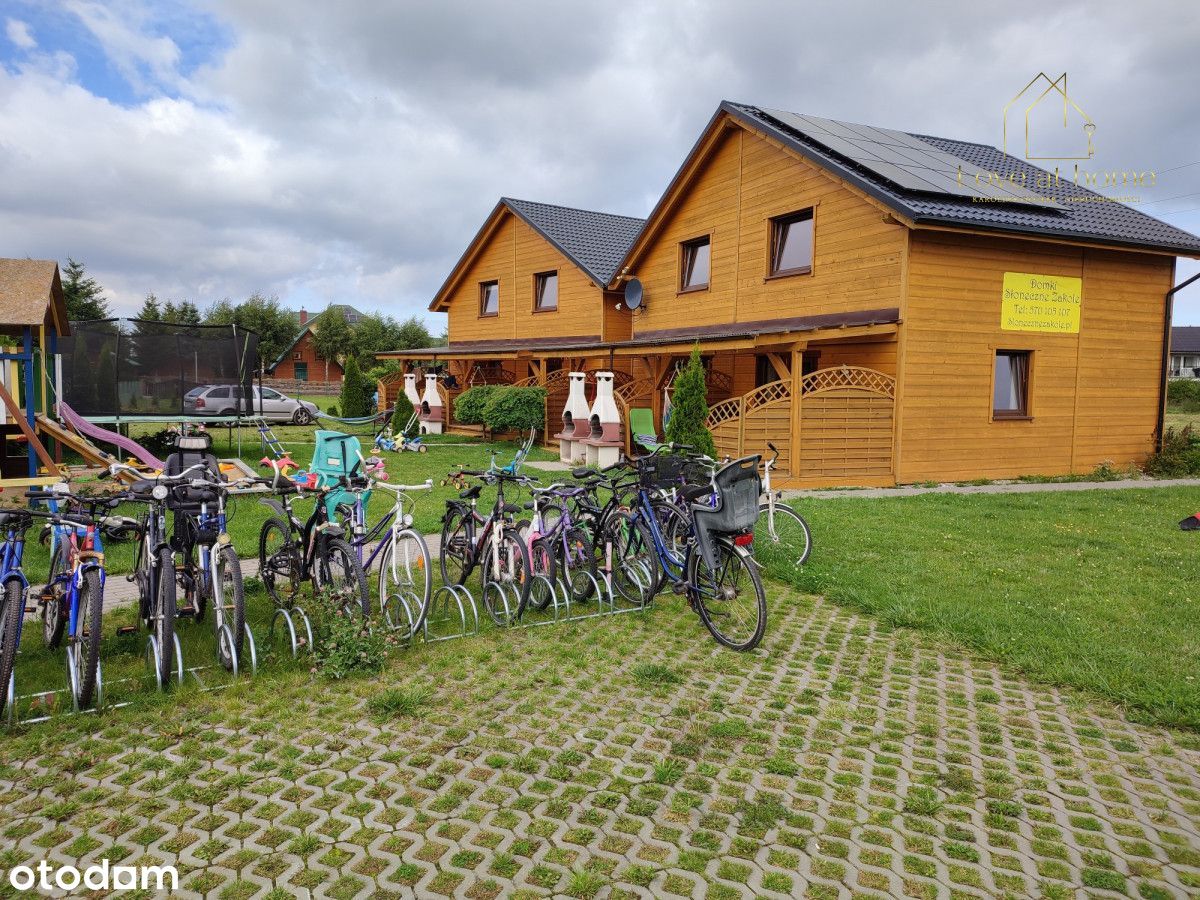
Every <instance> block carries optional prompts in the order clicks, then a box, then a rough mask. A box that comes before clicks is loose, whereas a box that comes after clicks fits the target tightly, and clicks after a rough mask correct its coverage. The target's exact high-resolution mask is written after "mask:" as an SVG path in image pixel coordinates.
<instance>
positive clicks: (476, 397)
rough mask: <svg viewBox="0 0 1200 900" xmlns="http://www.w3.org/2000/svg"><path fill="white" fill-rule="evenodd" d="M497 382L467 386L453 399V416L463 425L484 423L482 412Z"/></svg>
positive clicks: (485, 409)
mask: <svg viewBox="0 0 1200 900" xmlns="http://www.w3.org/2000/svg"><path fill="white" fill-rule="evenodd" d="M501 387H502V385H499V384H479V385H476V386H475V387H473V388H467V389H466V390H465V391H463V392H462V393H461V394H459V395H458V396H457V397H456V398H455V399H454V418H455V419H456V420H457V421H459V422H461V423H462V424H464V425H486V424H487V423H486V422H485V421H484V414H485V412H486V411H487V408H488V405H489V404H490V403H491V402H492V394H494V393H495V392H496V391H497V390H499V389H500V388H501Z"/></svg>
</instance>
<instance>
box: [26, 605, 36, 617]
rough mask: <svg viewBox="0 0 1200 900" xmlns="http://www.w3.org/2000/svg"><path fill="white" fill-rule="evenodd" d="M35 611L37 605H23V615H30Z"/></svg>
mask: <svg viewBox="0 0 1200 900" xmlns="http://www.w3.org/2000/svg"><path fill="white" fill-rule="evenodd" d="M36 612H37V607H36V606H27V607H25V615H27V616H31V615H33V614H34V613H36Z"/></svg>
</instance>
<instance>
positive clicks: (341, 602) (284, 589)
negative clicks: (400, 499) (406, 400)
mask: <svg viewBox="0 0 1200 900" xmlns="http://www.w3.org/2000/svg"><path fill="white" fill-rule="evenodd" d="M269 464H270V465H271V466H272V468H273V469H274V470H275V476H274V477H273V478H270V479H257V480H258V481H259V483H263V484H269V485H271V487H272V489H273V490H274V491H275V492H276V493H277V494H278V495H279V499H278V500H276V499H273V498H270V497H263V498H262V499H260V500H259V502H260V503H262V504H264V505H266V506H268V507H269V508H270V509H271V510H272V511H273V512H274V513H275V515H274V516H271V517H270V518H268V519H267V520H266V521H265V522H264V523H263V525H262V528H261V529H260V530H259V533H258V572H259V577H260V578H261V579H262V582H263V586H264V587H265V588H266V589H267V593H268V594H269V595H270V597H271V600H272V601H273V602H274V604H275V607H276V609H282V610H285V611H287V610H291V609H293V608H294V607H295V606H296V599H297V597H298V596H299V594H300V590H301V585H302V584H303V583H304V582H305V581H307V582H310V583H311V584H312V588H313V595H314V598H315V597H316V596H317V595H318V592H321V591H327V592H328V594H329V599H330V601H331V602H332V603H333V605H334V606H335V607H336V608H338V609H340V610H342V611H343V612H346V613H348V614H356V613H361V614H362V617H363V619H364V620H366V619H367V618H368V617H370V615H371V598H370V594H369V593H368V591H367V577H366V574H365V573H364V572H363V567H362V565H361V564H360V563H359V561H358V556H357V554H356V553H355V552H354V548H353V547H351V546H350V544H349V543H347V542H346V539H345V532H344V531H343V529H342V526H341V525H339V524H338V523H337V522H334V521H332V520H331V518H330V516H329V511H328V508H327V505H326V503H325V502H324V501H325V495H326V494H328V493H329V491H331V490H334V489H336V488H337V487H345V486H346V479H343V480H342V482H341V483H339V484H335V485H333V486H330V487H325V488H313V489H305V488H302V487H300V485H298V484H296V483H295V482H293V481H291V480H290V479H287V478H281V477H280V470H281V466H280V465H279V464H278V463H275V462H269ZM305 494H315V495H316V496H317V502H316V504H315V505H314V507H313V511H312V513H311V514H309V516H308V518H307V519H306V520H305V521H303V522H302V521H300V519H299V518H298V517H297V516H296V514H295V513H294V512H293V511H292V499H293V498H296V497H302V496H304V495H305Z"/></svg>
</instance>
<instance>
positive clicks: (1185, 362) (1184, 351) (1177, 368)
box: [1171, 325, 1200, 378]
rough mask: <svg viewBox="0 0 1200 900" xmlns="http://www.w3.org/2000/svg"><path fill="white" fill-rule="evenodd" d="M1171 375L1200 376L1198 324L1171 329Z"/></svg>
mask: <svg viewBox="0 0 1200 900" xmlns="http://www.w3.org/2000/svg"><path fill="white" fill-rule="evenodd" d="M1171 377H1172V378H1200V325H1178V326H1176V327H1174V328H1172V329H1171Z"/></svg>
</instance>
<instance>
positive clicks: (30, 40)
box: [4, 19, 37, 50]
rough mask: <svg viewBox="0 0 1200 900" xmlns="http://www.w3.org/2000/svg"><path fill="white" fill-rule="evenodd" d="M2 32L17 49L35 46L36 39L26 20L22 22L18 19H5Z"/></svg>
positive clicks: (31, 48) (29, 48)
mask: <svg viewBox="0 0 1200 900" xmlns="http://www.w3.org/2000/svg"><path fill="white" fill-rule="evenodd" d="M4 33H5V34H6V35H7V36H8V40H9V41H10V42H11V43H12V44H13V46H14V47H17V48H18V49H21V50H33V49H34V48H35V47H37V41H36V40H35V39H34V37H33V32H32V31H30V30H29V23H28V22H22V21H21V20H20V19H7V20H5V22H4Z"/></svg>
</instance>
